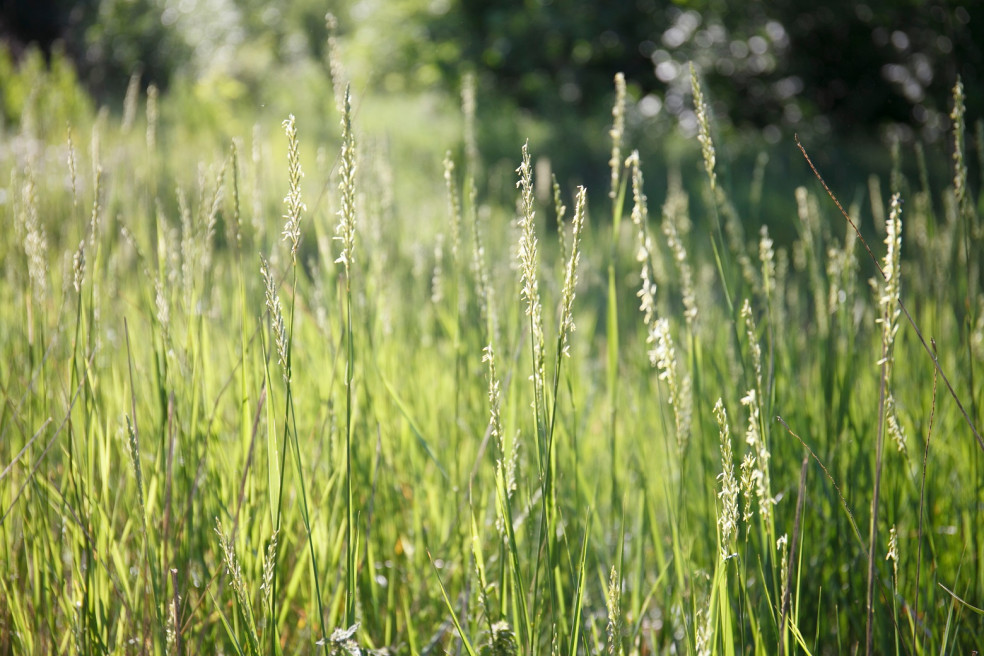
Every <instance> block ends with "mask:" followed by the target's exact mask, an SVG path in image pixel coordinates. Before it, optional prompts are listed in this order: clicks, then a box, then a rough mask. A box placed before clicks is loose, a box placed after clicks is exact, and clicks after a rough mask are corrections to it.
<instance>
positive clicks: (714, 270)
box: [0, 78, 984, 655]
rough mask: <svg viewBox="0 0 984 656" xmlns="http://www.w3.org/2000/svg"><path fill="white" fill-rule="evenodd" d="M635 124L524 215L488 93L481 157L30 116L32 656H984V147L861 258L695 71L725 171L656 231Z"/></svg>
mask: <svg viewBox="0 0 984 656" xmlns="http://www.w3.org/2000/svg"><path fill="white" fill-rule="evenodd" d="M44 83H45V82H44V80H41V81H39V84H41V85H43V84H44ZM618 86H619V85H618V84H617V85H616V87H618ZM615 95H616V101H615V103H614V110H613V121H612V122H613V128H612V139H613V153H612V165H611V167H612V178H611V184H610V186H608V187H606V188H601V189H587V190H583V189H568V188H560V187H559V186H557V185H556V183H554V184H553V185H551V181H550V180H545V179H542V178H543V167H538V166H537V159H536V153H535V152H531V151H532V150H534V149H533V148H532V147H530V146H524V145H523V144H522V143H517V144H516V148H515V152H516V162H515V164H516V166H517V167H518V168H517V170H516V173H515V177H514V178H513V179H512V180H510V181H509V184H510V185H512V184H513V183H515V184H516V191H515V205H508V204H507V205H506V206H501V204H499V203H495V202H493V201H491V200H489V199H487V198H486V193H487V192H486V189H487V186H488V185H486V184H485V183H486V181H487V180H488V178H489V177H490V175H489V173H487V172H486V168H485V167H486V164H485V163H483V161H482V158H481V154H480V153H478V152H477V149H476V148H475V146H474V144H475V140H474V134H475V129H476V126H475V125H474V116H475V114H474V99H473V96H472V95H471V94H470V93H469V92H468V85H467V84H466V85H465V93H464V101H463V103H462V114H461V116H462V119H461V125H462V126H463V129H462V130H461V132H460V134H458V133H457V131H453V132H454V133H453V134H452V135H451V136H450V137H449V140H448V143H447V144H446V147H447V148H449V149H450V150H449V154H448V156H447V157H446V158H445V160H444V162H443V164H442V162H441V161H440V158H439V157H438V158H433V157H432V156H431V155H429V154H424V155H418V156H416V157H414V155H413V154H412V152H411V151H408V150H407V149H406V148H407V147H406V142H405V141H404V142H400V143H396V144H394V143H393V142H391V141H390V140H389V139H387V138H384V137H382V136H379V135H375V134H372V133H369V132H363V131H362V130H361V124H360V120H359V116H360V114H359V113H358V112H356V113H355V115H354V118H353V113H352V111H351V109H349V105H348V102H347V99H346V98H345V97H344V96H343V94H339V95H338V96H337V97H336V100H337V105H338V106H337V108H332V110H333V112H335V113H333V114H332V115H331V116H330V122H331V123H332V124H333V125H337V126H338V128H337V129H335V130H331V129H328V130H326V129H325V128H324V127H323V125H321V126H318V129H317V130H316V129H315V127H314V126H309V125H308V124H305V123H304V122H303V121H302V120H295V119H294V118H293V117H290V118H287V119H286V120H285V121H284V123H283V125H282V126H278V125H276V124H275V123H274V124H259V125H258V126H257V127H256V128H255V129H254V130H252V131H251V132H247V133H244V134H241V135H238V136H236V138H234V139H233V140H232V141H231V142H227V143H220V144H216V141H218V140H207V139H204V140H202V139H200V140H195V139H194V138H192V137H189V136H188V134H189V133H187V132H185V131H184V128H183V123H182V121H183V119H182V117H181V115H180V113H179V112H175V111H165V110H166V108H167V106H166V105H165V104H164V103H165V102H166V98H158V97H157V96H156V95H155V94H151V95H150V96H149V97H141V98H138V97H137V94H136V91H135V89H134V91H133V93H132V94H131V97H129V98H128V101H127V102H126V103H125V104H124V111H123V113H122V115H121V116H119V117H116V116H112V115H108V114H100V115H98V116H97V117H95V118H94V119H92V120H87V121H86V122H84V123H81V124H72V125H71V126H70V128H69V129H68V130H65V129H64V128H63V127H62V125H63V124H61V125H52V123H53V121H52V120H51V116H52V115H53V114H47V115H46V114H45V112H44V111H42V109H35V110H34V111H35V114H31V113H30V112H28V113H26V114H25V116H24V117H22V120H21V122H20V125H19V126H16V127H14V126H6V127H5V128H4V131H3V133H2V134H0V184H2V188H0V216H2V222H3V223H2V225H3V229H4V232H5V236H4V238H3V239H2V240H0V261H2V262H3V272H2V276H0V328H2V330H0V653H2V654H45V653H65V652H68V653H80V654H102V653H125V654H131V653H132V654H138V653H139V654H144V653H153V654H164V653H168V654H184V653H193V654H198V653H202V654H208V653H225V654H230V653H235V654H251V655H252V654H279V653H284V654H306V653H312V654H314V653H324V654H364V653H377V654H443V653H450V654H462V653H465V654H479V653H480V654H496V655H501V654H555V653H556V654H570V655H574V654H596V653H606V654H654V653H677V654H679V653H692V654H701V655H703V654H736V653H741V654H744V653H754V654H775V653H806V654H840V653H854V652H857V653H879V654H886V653H899V654H902V653H906V654H930V653H933V654H935V653H951V652H952V653H969V652H970V650H971V649H972V648H974V647H979V646H980V645H982V644H984V618H982V616H981V614H982V611H981V610H980V608H981V607H982V606H984V569H982V564H984V536H982V534H981V533H982V529H984V522H982V517H984V515H982V513H984V509H982V506H981V503H982V498H984V497H982V492H984V470H982V465H984V462H982V460H984V458H982V456H984V443H982V442H981V439H980V437H979V435H978V433H977V428H975V426H980V425H981V424H982V423H984V422H982V421H981V419H982V413H981V406H982V403H984V385H982V382H981V378H982V376H984V371H982V369H981V366H982V364H984V291H982V288H981V281H982V274H984V272H982V271H981V256H982V254H984V231H982V224H981V221H980V210H979V201H978V196H977V195H976V192H972V191H971V190H972V189H978V188H979V187H980V185H979V184H978V183H979V181H977V180H968V175H967V164H966V162H968V161H971V160H974V161H977V160H978V159H979V154H980V152H981V148H982V144H981V128H980V124H978V126H977V129H976V132H975V131H974V130H972V129H968V128H966V127H965V119H964V116H963V112H962V110H961V108H960V99H959V93H955V103H956V108H955V111H954V133H955V134H954V135H953V138H952V139H951V141H950V142H949V144H948V145H946V146H944V145H937V146H935V147H934V149H926V152H924V150H923V149H922V148H921V147H917V148H913V147H908V146H906V147H896V148H894V149H892V150H890V151H889V152H886V153H885V158H886V160H891V162H892V171H893V173H892V175H891V176H889V177H888V178H886V179H878V178H875V177H872V178H870V179H864V180H858V181H856V184H855V186H854V187H853V188H850V189H833V190H832V191H833V192H834V193H835V194H840V195H841V196H842V198H844V199H845V200H849V201H850V202H846V203H845V206H846V210H847V214H848V215H850V217H852V220H853V221H854V223H855V224H856V225H857V226H858V229H859V231H860V234H856V233H855V231H854V229H852V225H851V224H850V223H849V222H848V221H847V220H845V216H843V215H842V214H841V212H840V211H839V210H838V207H837V205H836V204H835V203H834V201H833V200H832V199H831V198H829V197H828V196H827V193H826V192H825V190H824V187H823V186H822V185H821V183H820V182H819V181H816V182H813V183H811V184H809V185H807V186H803V187H798V188H794V187H792V186H790V185H789V182H788V175H787V174H788V172H786V171H780V170H775V169H774V167H773V168H770V167H768V166H763V167H762V168H760V169H757V170H755V171H730V172H729V173H728V175H727V176H724V175H722V174H721V171H722V170H725V169H726V168H727V166H728V163H727V162H723V161H717V160H718V156H717V153H718V152H719V151H718V150H717V149H715V144H714V142H713V136H712V128H713V120H712V119H711V118H710V117H708V116H707V114H706V110H705V109H704V107H703V100H702V97H701V94H700V93H699V86H698V85H697V82H696V78H695V99H696V107H697V110H698V111H697V113H698V116H699V117H700V119H701V131H700V135H699V138H698V140H697V143H695V144H694V148H695V149H700V151H701V161H702V167H701V168H700V169H695V168H693V167H692V166H687V167H686V168H683V169H680V168H676V169H675V168H674V166H673V163H672V162H671V163H669V165H668V167H669V170H670V171H671V175H670V180H669V183H668V185H667V186H666V188H667V189H668V191H667V192H666V194H665V196H663V197H660V198H655V197H651V198H648V199H647V198H646V195H645V189H646V188H647V187H646V186H645V185H644V184H643V175H644V174H645V171H646V162H645V161H640V158H639V157H638V155H637V154H635V153H634V152H633V144H632V143H628V142H626V140H625V139H623V136H624V133H623V125H622V124H623V120H624V114H623V110H622V109H621V103H622V102H624V100H622V99H621V94H619V93H616V94H615ZM35 97H37V98H42V97H44V98H48V97H50V96H46V95H44V94H43V93H38V94H36V95H35ZM358 102H359V101H357V103H356V104H357V106H358ZM365 102H366V103H370V102H372V99H367V100H365ZM159 103H160V105H161V108H160V109H159ZM138 110H139V111H138ZM45 111H49V112H50V111H52V107H51V106H49V107H47V108H46V110H45ZM366 111H370V110H368V109H367V110H366ZM325 120H329V119H325ZM393 120H397V121H398V120H400V117H399V116H394V117H393ZM393 129H394V130H397V131H398V130H399V127H398V126H394V127H393ZM440 130H441V132H440V133H441V134H447V133H448V129H447V125H446V124H445V125H442V126H441V128H440ZM318 131H320V132H321V133H325V134H328V135H329V137H328V138H327V139H326V143H317V142H316V141H313V140H309V139H308V137H307V136H306V135H307V134H309V133H310V134H314V133H315V132H318ZM401 143H402V144H403V145H400V144H401ZM953 144H957V148H956V149H955V153H956V155H954V156H953V157H952V159H951V156H950V152H954V151H953ZM804 146H805V147H806V149H807V151H808V152H810V153H811V154H815V153H814V152H813V151H822V149H823V144H822V143H818V144H810V143H806V144H804ZM780 147H781V148H785V149H788V150H792V149H795V144H792V143H784V144H782V145H781V146H780ZM948 149H949V150H948ZM926 160H929V161H930V163H931V164H933V165H940V164H945V163H947V162H949V163H950V164H952V169H951V170H952V176H951V179H950V183H949V184H948V185H947V186H946V187H945V188H935V187H934V188H931V186H930V185H929V183H928V182H927V180H928V179H929V176H928V174H927V173H926V170H927V164H926ZM761 161H762V162H763V164H764V162H765V160H764V159H763V160H761ZM791 161H793V162H795V166H798V167H800V168H801V170H800V171H798V172H797V173H796V175H797V176H802V175H803V174H804V172H807V173H809V167H810V165H809V164H808V162H807V160H806V159H803V158H800V157H799V156H797V159H793V160H791ZM912 162H915V163H916V166H915V167H913V166H912V165H911V164H912ZM664 166H666V164H665V163H664ZM442 168H443V171H444V177H443V179H442V178H441V171H442ZM913 169H914V170H916V171H919V172H920V175H919V176H917V177H915V178H914V179H910V177H907V176H906V175H904V174H903V171H904V170H905V171H908V170H913ZM820 173H821V174H823V171H820ZM681 177H684V178H687V179H688V183H687V184H686V185H684V184H683V183H682V180H681ZM694 177H699V184H692V183H693V180H692V179H693V178H694ZM724 180H727V183H726V184H725V183H724V182H723V181H724ZM479 182H481V184H479ZM735 185H740V186H741V187H742V188H741V190H740V192H736V190H735V189H734V186H735ZM693 188H700V189H702V190H703V191H702V192H701V193H700V194H696V195H693V194H688V192H687V191H685V189H693ZM737 196H740V197H742V198H745V197H751V198H753V199H757V200H756V201H755V202H754V203H753V204H752V205H751V206H752V207H754V208H755V212H756V215H754V216H748V215H743V213H745V212H747V211H748V210H746V209H742V208H741V207H737V206H736V203H735V202H734V201H733V200H732V199H733V198H735V197H737ZM777 197H782V198H785V199H793V200H794V201H795V207H796V208H797V213H796V215H794V216H788V215H786V214H785V213H781V212H770V207H772V206H773V204H772V203H770V202H768V199H771V198H777ZM763 199H764V200H763ZM777 205H779V206H782V205H781V204H777ZM565 206H566V207H565ZM751 224H754V225H760V224H761V225H763V226H764V228H763V229H762V231H761V232H755V231H752V230H750V229H748V228H747V226H748V225H751ZM558 225H559V227H560V230H557V229H556V226H558ZM790 226H792V227H790ZM770 231H771V232H772V234H780V233H781V234H789V233H793V234H795V235H796V238H795V239H794V240H791V241H790V242H789V243H779V242H778V240H777V241H776V242H773V240H772V239H771V238H770V236H769V235H770ZM862 239H863V241H862ZM866 247H870V252H869V251H868V250H867V249H866ZM910 318H911V321H910ZM934 358H938V366H937V365H936V364H935V362H936V361H935V360H934ZM944 374H945V376H946V379H944V377H943V376H944Z"/></svg>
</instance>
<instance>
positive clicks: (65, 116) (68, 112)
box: [0, 46, 92, 134]
mask: <svg viewBox="0 0 984 656" xmlns="http://www.w3.org/2000/svg"><path fill="white" fill-rule="evenodd" d="M0 88H2V89H3V94H2V96H0V98H2V107H0V114H2V118H3V121H4V122H5V123H12V124H14V125H20V124H21V123H23V122H28V123H30V128H31V129H32V130H35V131H38V133H39V134H50V133H58V132H62V131H63V130H64V129H65V126H66V125H70V124H82V125H84V124H86V123H88V122H89V121H90V120H91V117H92V103H91V101H90V100H89V96H88V94H87V93H86V91H85V90H84V89H83V88H82V85H81V84H80V83H79V80H78V78H77V76H76V74H75V68H74V66H73V65H72V62H71V61H70V60H69V59H68V58H67V57H66V56H65V53H64V52H63V51H62V50H61V49H56V50H55V51H54V52H52V54H51V60H50V62H45V59H44V56H43V55H42V54H41V52H40V51H39V50H38V49H37V48H30V49H28V50H27V52H26V53H25V54H23V55H22V57H21V58H20V59H19V60H18V61H15V60H14V58H13V56H12V55H11V53H10V51H9V50H8V49H7V48H5V47H3V46H0Z"/></svg>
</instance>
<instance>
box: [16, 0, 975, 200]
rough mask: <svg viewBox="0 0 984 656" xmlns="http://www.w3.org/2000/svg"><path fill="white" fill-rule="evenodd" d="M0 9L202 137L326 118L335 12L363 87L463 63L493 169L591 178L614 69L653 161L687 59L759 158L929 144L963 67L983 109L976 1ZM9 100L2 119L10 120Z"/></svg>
mask: <svg viewBox="0 0 984 656" xmlns="http://www.w3.org/2000/svg"><path fill="white" fill-rule="evenodd" d="M0 11H2V13H0V39H2V41H3V43H4V45H5V46H6V48H7V49H8V50H9V51H10V52H11V53H12V56H13V60H14V61H15V62H16V61H18V60H20V59H22V58H23V57H24V56H25V53H27V52H29V51H30V48H31V47H32V45H31V44H36V46H37V47H38V48H40V51H41V52H42V53H44V55H45V57H46V58H48V59H49V60H50V58H51V55H52V53H53V52H54V53H63V55H64V56H65V57H66V58H67V59H68V60H69V61H70V62H71V63H72V64H73V65H74V68H75V70H76V71H77V73H78V77H79V80H80V81H81V85H82V86H83V87H84V89H86V90H87V92H88V93H89V94H91V96H92V98H94V100H95V105H97V106H99V105H103V104H106V105H108V106H110V107H111V108H114V107H115V108H119V106H120V104H121V103H122V98H123V95H124V90H125V88H126V86H127V84H128V81H129V80H130V77H131V74H133V73H134V72H137V73H139V75H140V83H141V84H142V85H143V86H146V85H148V84H151V83H153V84H155V85H156V86H157V87H159V88H160V89H162V90H168V89H172V90H175V93H174V95H181V94H185V95H186V96H188V97H189V98H190V99H191V101H192V105H193V108H189V110H188V111H191V112H192V113H196V114H199V115H200V116H199V118H200V121H201V124H202V126H203V127H205V128H208V129H221V128H222V126H228V125H235V123H234V122H231V121H232V119H231V118H230V117H232V116H242V115H247V116H248V115H250V114H252V115H253V117H254V119H253V120H255V117H256V115H257V114H258V113H260V112H261V111H262V110H264V109H265V110H268V111H281V110H282V109H283V108H284V107H285V106H286V107H287V108H288V109H289V111H294V112H298V111H301V112H302V111H303V109H301V110H298V109H297V107H298V105H301V106H302V107H304V108H310V109H311V110H312V112H318V111H325V112H327V111H330V109H331V106H332V103H331V102H330V98H331V90H330V86H328V75H327V67H328V62H327V49H328V48H327V42H328V36H329V31H328V28H327V27H326V24H325V15H326V13H327V12H331V13H333V14H334V15H335V16H336V17H337V21H338V23H337V44H338V48H339V50H340V58H341V60H342V61H344V64H345V66H346V68H347V71H346V73H347V76H348V77H349V79H351V80H352V83H353V86H354V88H355V89H356V92H357V94H359V93H362V94H367V93H376V92H379V93H385V94H389V95H390V96H391V97H396V96H400V95H402V96H407V95H411V96H418V97H419V96H420V95H428V96H431V97H437V98H444V99H446V100H448V99H449V101H450V102H451V103H454V102H456V98H457V94H458V90H459V86H460V80H461V77H462V75H463V74H464V73H466V72H473V73H474V74H475V75H476V76H477V79H478V82H479V107H480V109H479V111H480V117H481V119H482V120H480V121H479V125H480V126H482V128H481V129H482V133H481V134H480V135H479V138H480V143H481V145H482V149H483V154H484V155H485V157H486V159H487V161H493V162H494V161H497V160H499V159H500V158H502V159H505V158H508V159H510V160H513V159H515V157H516V152H517V146H516V144H517V143H520V142H521V140H523V139H525V138H533V139H534V140H536V141H537V142H538V143H537V146H538V152H540V153H541V154H543V155H545V156H549V157H550V158H551V159H552V161H553V167H554V170H555V171H557V172H558V174H559V175H560V176H561V177H563V178H566V179H576V181H586V182H589V183H590V182H594V181H595V180H596V179H598V180H602V179H603V177H604V175H605V166H606V164H605V162H606V159H605V157H604V152H605V150H606V148H607V135H606V128H605V126H606V125H607V123H608V122H609V120H610V117H609V116H608V112H609V108H610V107H611V101H612V92H611V88H612V76H613V75H614V73H615V72H617V71H623V72H624V73H625V74H626V77H627V79H628V81H629V87H630V88H629V92H630V96H631V99H630V100H631V106H630V115H629V129H630V130H632V131H634V132H635V134H636V136H637V138H636V139H635V142H636V143H638V144H640V147H641V148H642V149H643V150H644V151H646V150H648V151H649V153H650V159H652V158H653V154H654V153H660V152H665V151H666V149H667V148H672V146H667V138H672V137H673V136H675V135H682V136H692V135H693V133H694V132H695V130H696V120H695V116H694V113H693V110H692V105H691V102H690V99H689V87H690V82H689V63H690V62H693V63H694V64H695V65H696V66H697V68H698V70H699V72H700V75H701V77H702V80H703V83H704V85H705V88H706V89H707V90H708V95H709V99H710V101H711V102H712V108H713V113H714V117H715V121H716V126H717V129H718V130H721V131H729V132H732V131H733V132H734V133H736V134H738V135H740V136H741V137H743V138H744V139H746V140H749V141H750V142H751V144H752V149H755V148H761V147H764V146H767V145H770V144H772V145H774V144H777V143H779V142H780V141H783V140H785V141H786V142H789V141H790V137H791V136H792V134H793V133H794V132H797V133H799V134H800V135H801V136H804V137H805V138H807V139H817V140H822V141H823V142H824V143H827V144H829V146H828V147H829V148H830V149H832V150H835V151H838V152H839V154H840V155H841V157H840V159H841V160H842V161H843V160H849V161H858V160H861V161H863V165H864V166H867V165H869V162H866V161H864V160H865V154H864V148H866V147H871V146H874V147H879V148H881V147H883V146H884V143H885V140H886V136H888V135H892V136H893V137H898V138H900V139H901V140H902V141H903V143H904V142H912V141H914V140H921V141H923V142H925V143H927V144H936V143H940V142H941V141H942V140H943V137H944V135H945V134H946V131H947V129H948V127H949V117H948V113H949V102H950V100H949V99H950V98H951V96H952V88H953V85H954V83H955V81H956V79H957V76H958V75H959V76H960V77H961V78H962V79H963V81H964V84H965V88H966V96H967V107H968V115H969V116H970V117H971V119H973V118H974V117H979V116H981V115H982V112H981V110H982V108H984V85H982V84H981V76H982V73H984V56H982V49H981V44H982V43H984V3H978V2H949V1H947V0H932V1H925V0H895V1H880V2H868V3H863V2H862V3H859V2H854V1H853V0H829V1H827V2H822V3H818V2H814V1H812V0H780V1H776V2H760V1H752V2H741V3H735V2H725V1H724V0H675V1H669V0H624V1H620V2H595V1H590V0H494V1H490V0H475V1H469V2H463V1H461V0H352V1H346V0H332V1H330V2H325V1H324V0H290V1H287V2H266V1H264V0H83V1H81V2H73V1H70V0H2V1H0ZM10 67H11V65H10V64H8V65H7V68H10ZM5 86H8V87H9V85H5ZM6 95H7V96H11V95H12V94H11V92H8V93H7V94H6ZM13 95H14V96H15V97H14V98H7V99H5V102H4V119H5V121H7V122H10V121H15V122H16V120H17V118H18V105H17V99H16V94H13ZM281 113H283V112H281ZM237 127H238V126H237ZM729 136H733V135H729ZM732 143H742V141H741V140H737V141H733V142H732ZM442 147H443V146H442ZM940 147H941V148H943V147H945V146H942V145H941V146H940ZM735 148H739V147H738V146H736V147H735ZM739 149H740V148H739ZM842 149H847V150H848V151H849V152H847V153H845V152H843V150H842ZM859 149H861V150H860V151H859ZM734 156H735V157H737V158H740V157H741V154H740V153H736V154H735V155H734ZM656 157H657V158H659V157H661V156H660V155H658V154H657V155H656ZM873 159H875V158H873ZM588 162H590V164H588Z"/></svg>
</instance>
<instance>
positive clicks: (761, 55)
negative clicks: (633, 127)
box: [422, 0, 984, 139]
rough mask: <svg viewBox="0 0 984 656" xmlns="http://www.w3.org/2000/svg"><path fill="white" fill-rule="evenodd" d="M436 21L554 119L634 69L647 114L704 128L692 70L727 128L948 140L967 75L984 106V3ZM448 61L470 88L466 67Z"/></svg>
mask: <svg viewBox="0 0 984 656" xmlns="http://www.w3.org/2000/svg"><path fill="white" fill-rule="evenodd" d="M422 19H423V20H425V21H426V22H427V23H428V29H429V31H430V37H431V39H432V40H434V41H437V42H446V41H451V42H453V43H455V44H457V46H458V47H457V51H458V52H460V54H461V59H463V60H464V61H466V62H468V63H470V64H471V65H472V66H474V67H475V68H476V70H477V71H478V72H479V73H480V75H481V76H482V77H483V78H484V80H485V84H486V87H487V88H488V89H489V90H491V91H493V95H505V96H507V97H509V98H512V99H513V100H515V102H516V103H517V104H518V105H519V106H520V107H524V108H528V109H530V110H532V111H535V112H537V113H540V114H544V115H548V114H550V113H553V112H557V111H573V112H575V113H578V114H592V115H596V114H597V112H598V111H599V109H600V106H601V105H605V104H607V103H609V102H610V100H609V99H610V96H611V92H610V88H611V77H612V75H613V73H614V72H615V71H620V70H621V71H624V72H625V73H626V77H627V78H628V79H629V80H630V81H632V82H633V83H634V84H635V86H636V93H637V95H638V97H639V98H640V99H641V98H645V97H647V96H650V99H649V100H648V101H647V102H648V107H647V108H644V109H648V111H649V112H650V113H658V112H660V111H666V112H668V113H669V114H671V115H673V116H676V117H677V118H678V120H679V121H680V122H681V126H682V127H683V128H684V129H685V131H687V130H692V128H693V117H692V113H691V112H690V111H689V103H688V102H686V101H685V98H684V96H685V95H686V94H687V89H688V87H689V77H688V76H689V72H688V66H687V65H688V64H689V62H691V61H693V62H695V63H696V64H697V65H698V67H699V68H700V71H701V75H702V77H703V79H704V83H705V85H707V87H708V89H709V91H710V96H711V97H712V98H713V99H714V100H715V101H716V108H715V109H716V110H717V114H718V116H719V118H721V119H725V120H727V121H730V122H731V123H732V124H734V125H736V126H738V127H755V128H760V129H766V128H768V130H769V134H771V135H772V136H778V132H777V131H779V130H782V129H796V130H801V131H809V130H811V129H812V130H817V131H819V132H826V131H828V130H830V129H834V130H836V131H837V132H838V133H839V134H842V135H845V136H846V135H850V134H856V133H870V131H871V130H872V128H876V127H879V126H881V125H883V124H885V123H900V124H903V125H908V126H911V127H912V129H915V130H919V131H921V132H922V136H923V137H926V138H929V139H935V138H937V137H938V136H939V135H940V134H941V133H942V131H943V129H944V128H945V124H946V120H945V117H946V114H947V107H948V103H949V96H950V90H951V89H952V87H953V84H954V81H955V79H956V76H957V74H960V75H961V76H962V77H963V79H964V82H965V86H966V87H967V89H968V90H969V91H968V101H967V102H968V109H969V111H970V112H971V114H972V115H973V114H975V113H976V114H977V115H980V114H981V110H982V109H984V85H982V84H980V80H981V77H982V74H984V70H982V66H984V61H982V54H981V43H984V3H963V4H956V5H954V4H953V3H950V2H948V1H947V0H931V1H930V2H926V1H925V0H897V1H895V2H890V3H885V2H880V3H872V4H870V5H868V4H864V3H858V2H855V1H854V0H828V1H827V2H824V3H816V2H810V1H807V0H776V1H773V2H763V1H762V0H752V1H750V2H744V3H731V2H724V1H722V0H676V1H675V2H668V1H666V0H662V1H657V0H633V1H628V2H618V3H597V2H591V1H590V0H505V1H499V2H493V1H491V0H477V1H469V2H463V1H460V0H459V1H458V2H456V3H454V4H453V5H452V7H451V8H450V10H449V11H447V12H446V13H444V14H443V15H441V16H437V17H422ZM439 63H440V64H441V66H442V70H444V72H445V74H446V76H447V77H448V79H449V80H455V79H457V76H458V74H459V71H458V70H457V69H458V68H459V67H460V60H454V61H442V62H439ZM558 101H559V102H558Z"/></svg>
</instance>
